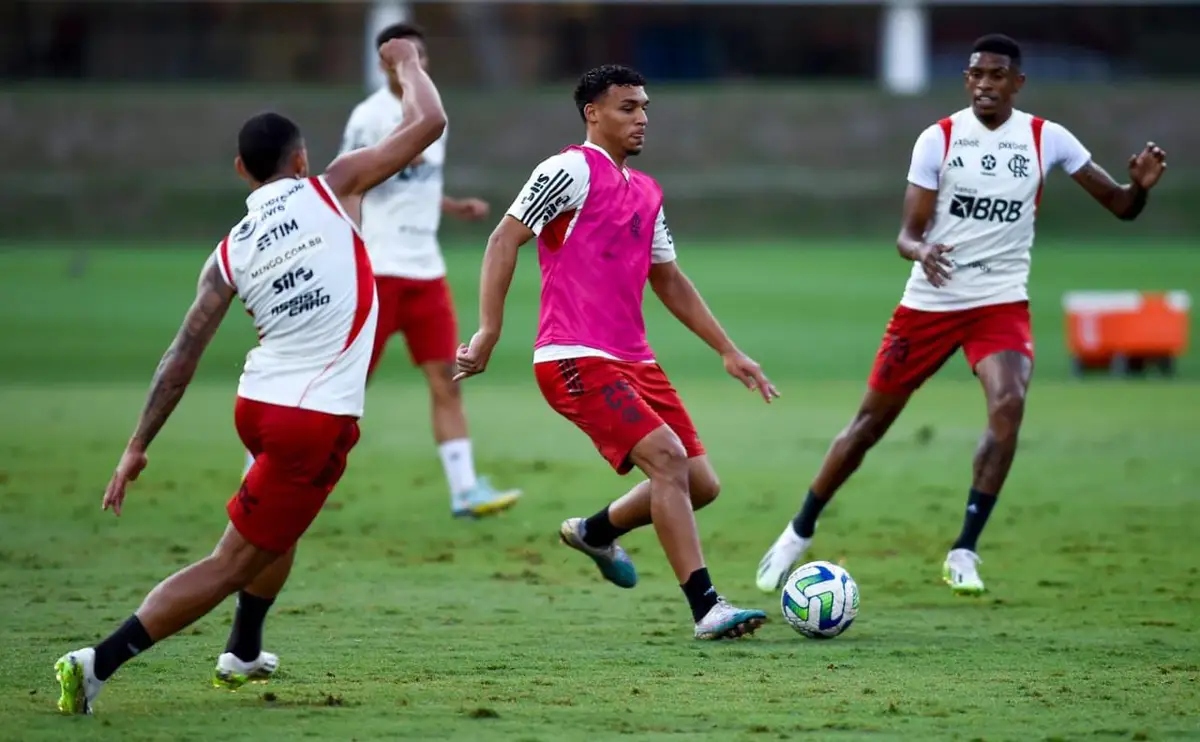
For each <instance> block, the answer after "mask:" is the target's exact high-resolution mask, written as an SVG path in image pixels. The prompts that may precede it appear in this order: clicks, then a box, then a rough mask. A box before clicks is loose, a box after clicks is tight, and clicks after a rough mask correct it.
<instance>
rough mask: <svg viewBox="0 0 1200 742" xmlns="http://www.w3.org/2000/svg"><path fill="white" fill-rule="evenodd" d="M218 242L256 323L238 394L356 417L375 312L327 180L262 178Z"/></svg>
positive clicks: (223, 265) (369, 281)
mask: <svg viewBox="0 0 1200 742" xmlns="http://www.w3.org/2000/svg"><path fill="white" fill-rule="evenodd" d="M246 210H247V213H246V216H245V218H244V219H242V221H240V222H239V223H238V224H237V226H235V227H234V228H233V230H232V231H231V232H230V233H229V235H228V236H227V237H226V238H225V239H224V240H221V243H220V244H219V245H217V249H216V255H215V257H216V262H217V265H218V266H219V267H220V272H221V275H222V277H223V278H224V279H225V280H226V282H228V283H229V285H230V286H231V287H233V289H234V291H236V292H237V295H238V297H239V298H240V299H241V300H242V302H243V303H244V304H245V305H246V311H247V312H248V313H249V314H250V316H251V317H252V318H253V320H254V326H255V327H256V328H257V329H258V346H257V347H255V348H254V349H252V350H251V351H250V352H249V353H248V354H247V355H246V364H245V367H244V368H243V370H242V378H241V381H240V382H239V383H238V396H241V397H245V398H247V399H254V400H258V401H260V402H267V403H269V404H276V405H281V406H284V407H301V408H303V409H306V410H316V411H318V412H326V413H329V414H331V415H354V416H359V417H360V416H362V413H363V398H364V396H365V392H366V384H367V366H368V364H369V363H370V361H371V349H372V345H373V343H374V338H375V322H376V315H377V313H378V307H377V306H376V298H375V277H374V275H373V273H372V271H371V261H370V258H369V257H368V256H367V251H366V247H365V246H364V244H363V241H362V239H361V237H360V236H359V235H358V232H357V231H356V229H355V227H354V223H353V221H351V219H350V217H349V216H348V215H347V214H346V212H345V210H344V209H343V208H342V207H341V204H339V203H338V201H337V197H336V196H334V195H333V194H332V192H331V191H330V190H329V187H328V185H327V184H326V183H325V182H324V177H323V176H321V177H317V178H306V179H302V180H299V179H291V178H289V179H285V180H278V181H275V182H272V183H268V184H266V185H264V186H262V187H261V188H259V189H258V190H256V191H254V192H253V193H251V194H250V197H249V198H247V199H246Z"/></svg>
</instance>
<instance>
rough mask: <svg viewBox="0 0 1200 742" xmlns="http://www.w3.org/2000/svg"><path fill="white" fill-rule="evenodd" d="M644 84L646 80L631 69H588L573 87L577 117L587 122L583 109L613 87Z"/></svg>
mask: <svg viewBox="0 0 1200 742" xmlns="http://www.w3.org/2000/svg"><path fill="white" fill-rule="evenodd" d="M645 84H646V78H644V77H642V73H640V72H638V71H637V70H635V69H633V68H632V67H625V66H623V65H619V64H605V65H601V66H600V67H596V68H594V69H590V70H588V71H587V72H585V73H583V77H581V78H579V84H578V85H576V86H575V105H576V107H578V108H579V117H580V118H582V119H583V120H584V121H587V117H586V116H584V115H583V109H584V107H585V106H586V105H587V104H589V103H595V102H596V101H597V100H598V99H599V98H600V96H602V95H604V94H605V93H606V92H608V89H609V88H611V87H613V86H614V85H615V86H617V87H626V86H631V87H638V86H642V85H645Z"/></svg>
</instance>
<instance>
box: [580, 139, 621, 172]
mask: <svg viewBox="0 0 1200 742" xmlns="http://www.w3.org/2000/svg"><path fill="white" fill-rule="evenodd" d="M581 146H583V147H587V148H589V149H594V150H596V151H597V152H599V153H600V154H602V155H604V156H605V157H606V158H608V161H609V162H611V163H612V164H613V165H614V166H615V165H616V164H617V161H616V160H614V159H613V158H612V155H610V154H609V153H608V150H606V149H604V148H603V147H601V146H600V145H598V144H592V143H591V142H584V143H583V144H582V145H581ZM621 172H622V173H624V174H625V175H626V176H627V177H628V175H629V168H627V167H622V168H621Z"/></svg>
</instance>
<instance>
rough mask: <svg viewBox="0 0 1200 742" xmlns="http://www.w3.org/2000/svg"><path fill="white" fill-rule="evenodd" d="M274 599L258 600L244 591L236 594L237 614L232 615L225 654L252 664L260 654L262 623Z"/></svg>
mask: <svg viewBox="0 0 1200 742" xmlns="http://www.w3.org/2000/svg"><path fill="white" fill-rule="evenodd" d="M274 603H275V599H274V598H260V597H258V596H257V595H251V594H250V593H248V592H246V591H245V590H243V591H241V592H240V593H238V598H237V612H236V613H234V615H233V630H232V631H230V632H229V643H227V644H226V645H225V651H226V652H232V653H233V655H234V656H235V657H237V658H238V659H239V660H241V661H242V662H253V661H254V660H256V659H258V655H259V653H260V652H262V630H263V622H264V621H266V620H267V611H269V610H271V606H272V605H274Z"/></svg>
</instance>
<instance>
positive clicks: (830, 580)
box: [780, 562, 858, 639]
mask: <svg viewBox="0 0 1200 742" xmlns="http://www.w3.org/2000/svg"><path fill="white" fill-rule="evenodd" d="M780 600H781V602H782V607H783V617H784V619H786V620H787V622H788V624H790V625H791V627H792V628H793V629H795V630H796V631H797V632H799V633H800V634H802V635H804V636H807V637H808V638H809V639H832V638H833V637H835V636H837V635H839V634H841V633H842V632H843V631H845V630H846V629H848V628H850V624H852V623H854V618H855V617H856V616H857V615H858V583H856V582H855V581H854V578H853V577H851V576H850V573H849V572H847V571H846V570H844V569H842V568H841V567H839V566H838V565H836V564H834V563H833V562H809V563H808V564H805V565H802V566H800V567H797V568H796V570H795V571H793V572H792V574H791V575H789V576H788V578H787V582H786V583H784V585H783V594H782V595H781V596H780Z"/></svg>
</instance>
